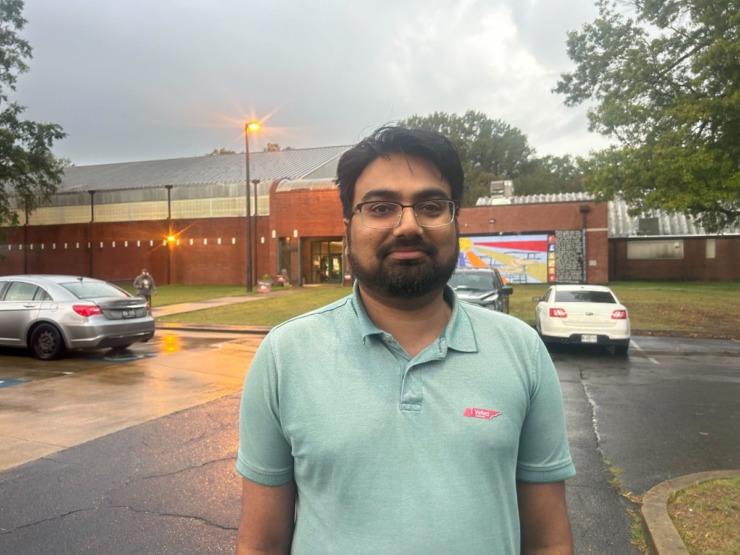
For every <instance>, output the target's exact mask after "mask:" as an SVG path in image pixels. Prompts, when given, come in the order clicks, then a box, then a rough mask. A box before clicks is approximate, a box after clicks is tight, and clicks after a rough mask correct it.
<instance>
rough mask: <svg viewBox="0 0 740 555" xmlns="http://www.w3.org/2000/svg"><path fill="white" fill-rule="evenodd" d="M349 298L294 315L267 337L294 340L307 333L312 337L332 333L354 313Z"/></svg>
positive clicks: (277, 339) (349, 296) (350, 298)
mask: <svg viewBox="0 0 740 555" xmlns="http://www.w3.org/2000/svg"><path fill="white" fill-rule="evenodd" d="M351 300H352V296H351V295H348V296H346V297H343V298H341V299H339V300H337V301H334V302H333V303H330V304H328V305H325V306H322V307H321V308H317V309H315V310H312V311H310V312H306V313H305V314H301V315H299V316H295V317H294V318H291V319H290V320H286V321H285V322H283V323H281V324H278V325H277V326H275V327H274V328H273V329H272V330H271V331H270V333H268V334H267V337H268V338H269V339H270V340H272V341H282V340H285V339H286V338H288V339H291V340H295V339H296V338H300V337H305V336H306V335H307V334H308V335H310V336H312V337H313V336H316V335H317V334H332V333H334V332H335V330H336V328H337V326H342V325H344V324H345V323H346V322H347V321H348V320H351V318H352V315H353V313H354V310H353V308H352V302H351Z"/></svg>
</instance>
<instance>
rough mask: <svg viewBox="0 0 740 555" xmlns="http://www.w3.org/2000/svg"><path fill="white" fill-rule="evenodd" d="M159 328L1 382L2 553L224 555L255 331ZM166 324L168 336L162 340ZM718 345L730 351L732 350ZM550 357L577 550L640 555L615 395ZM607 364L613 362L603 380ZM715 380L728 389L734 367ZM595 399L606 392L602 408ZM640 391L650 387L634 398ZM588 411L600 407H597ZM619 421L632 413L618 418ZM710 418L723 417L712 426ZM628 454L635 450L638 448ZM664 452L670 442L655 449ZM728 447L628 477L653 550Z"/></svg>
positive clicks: (229, 547) (638, 353) (663, 548)
mask: <svg viewBox="0 0 740 555" xmlns="http://www.w3.org/2000/svg"><path fill="white" fill-rule="evenodd" d="M252 299H255V297H245V298H244V299H243V300H252ZM256 299H259V297H256ZM231 302H235V299H233V298H228V299H214V300H210V301H204V302H201V303H191V304H186V305H173V306H169V307H161V308H157V307H155V308H154V313H155V316H161V315H164V314H167V315H171V314H176V313H180V312H187V311H191V310H199V309H202V308H210V307H213V306H217V305H219V304H226V303H231ZM158 329H159V331H158V334H157V336H162V338H161V341H162V344H161V345H160V348H161V352H160V353H159V354H158V355H157V356H153V357H146V356H142V357H139V358H137V357H132V359H131V360H127V361H124V362H121V361H116V360H104V361H91V362H90V364H93V365H94V367H89V366H88V367H85V368H86V369H85V370H84V371H74V370H73V369H72V367H73V366H74V365H76V366H78V367H79V366H81V362H80V361H76V360H72V361H70V364H69V367H70V371H69V372H66V374H68V375H64V376H63V377H60V378H56V379H53V380H52V379H44V380H38V381H35V382H31V383H23V384H20V385H18V386H13V387H10V388H0V409H1V410H0V444H2V445H3V449H2V450H1V451H0V553H14V554H26V553H29V554H30V553H34V554H44V553H49V554H51V553H54V554H57V553H96V554H101V555H105V554H111V555H112V554H121V553H162V554H167V553H173V554H174V553H177V554H187V553H193V554H200V553H232V552H233V549H234V538H235V534H236V527H237V521H238V515H239V504H240V500H239V496H240V477H239V476H238V475H237V474H236V471H235V470H234V459H235V455H236V448H237V441H238V438H237V423H238V404H239V396H240V390H241V386H242V383H243V378H244V375H245V373H246V369H247V367H248V365H249V361H250V359H251V356H252V354H253V353H254V351H255V350H256V348H257V346H258V345H259V342H260V341H261V339H262V336H263V334H264V333H265V331H266V330H265V328H253V327H242V328H232V327H229V328H224V327H221V326H217V327H209V328H208V329H207V330H201V331H198V332H197V335H198V337H205V338H207V339H198V341H197V342H195V343H194V344H193V346H192V347H191V348H187V349H182V348H179V347H178V346H177V345H176V344H175V343H176V341H179V340H178V339H168V338H169V337H174V338H177V337H180V335H182V334H187V333H190V332H194V331H195V330H194V329H193V327H191V326H178V325H160V326H158ZM168 330H169V331H172V330H177V331H172V334H173V335H172V336H170V335H169V333H168ZM209 334H210V335H209ZM208 338H210V339H208ZM168 341H172V342H173V344H172V345H168V343H167V342H168ZM726 343H727V344H728V345H729V347H728V348H729V349H730V350H731V351H732V349H733V348H735V349H737V352H738V353H739V354H740V344H738V343H737V342H735V344H734V345H733V344H732V343H731V342H726ZM636 344H637V345H642V344H644V345H648V347H646V348H644V349H639V348H638V349H633V354H634V358H635V359H638V358H639V361H638V364H639V363H641V362H644V363H645V365H646V368H648V369H649V367H647V365H648V364H652V363H650V357H651V356H653V355H652V352H651V351H650V347H649V345H650V343H649V342H647V343H645V342H643V341H642V340H641V339H640V338H636ZM723 348H724V347H723ZM134 352H135V353H136V352H139V351H134ZM141 352H144V351H141ZM732 352H734V351H732ZM656 356H657V355H656ZM553 358H554V359H555V361H556V367H557V368H558V373H559V375H560V379H561V384H562V388H563V395H564V399H565V406H566V411H567V414H566V416H567V421H568V427H569V434H570V443H571V450H572V453H573V457H574V461H575V464H576V468H577V470H578V475H577V476H576V477H575V478H574V479H573V480H570V481H569V482H568V488H567V491H568V504H569V511H570V514H571V521H572V525H573V533H574V539H575V544H576V546H577V552H578V553H598V554H608V555H614V554H616V555H620V554H622V553H624V554H634V553H638V551H637V550H636V549H635V548H634V547H632V546H631V545H630V531H629V527H630V519H629V516H628V513H627V511H628V510H634V509H635V508H636V506H635V505H634V504H633V503H632V502H630V501H629V499H628V498H627V497H626V496H623V495H620V494H619V492H618V491H617V490H616V489H615V487H614V485H612V483H611V480H612V479H613V475H612V474H611V472H610V469H609V464H608V462H609V461H605V456H606V453H607V452H608V450H609V449H610V448H611V445H612V444H611V443H610V441H614V439H613V438H615V437H617V436H619V435H620V434H624V430H623V429H619V430H618V429H616V428H615V429H611V428H610V427H609V422H608V421H609V420H610V419H616V418H615V415H616V414H617V413H618V412H619V411H620V410H621V411H622V412H625V411H629V407H623V408H621V409H620V408H619V407H618V406H617V405H619V404H620V403H625V402H626V401H625V400H624V399H620V400H619V401H618V402H615V403H613V404H614V405H615V406H613V407H611V406H610V403H611V401H610V399H611V398H610V397H608V395H610V394H612V393H613V392H612V391H611V390H610V389H609V387H610V384H609V383H608V379H607V378H606V377H600V376H601V375H597V376H595V378H594V376H591V379H592V382H591V384H593V387H591V386H589V385H584V383H585V382H584V372H588V370H584V368H592V367H593V366H598V365H599V361H596V362H594V361H592V360H584V361H583V364H572V363H571V362H568V363H567V364H566V363H559V361H558V358H559V355H558V353H554V355H553ZM562 358H567V357H562ZM630 358H633V357H630ZM87 363H88V361H87V360H86V361H85V364H87ZM615 364H617V367H615V368H618V362H616V363H615ZM618 371H619V370H614V368H612V371H611V373H610V374H609V375H610V376H611V375H614V373H615V372H618ZM597 373H598V371H597ZM636 374H637V373H636ZM643 374H644V375H645V376H648V377H647V378H645V377H644V376H643ZM606 375H607V374H606V373H605V374H603V376H606ZM640 375H641V376H643V378H642V379H646V380H648V381H649V373H648V372H642V370H641V371H640ZM587 377H588V376H587ZM599 379H601V380H602V381H603V383H602V382H599ZM713 379H720V380H721V378H713ZM726 379H727V380H728V383H733V384H736V383H737V381H736V380H737V375H736V371H735V374H728V377H727V378H726ZM640 385H641V384H637V386H638V387H639V386H640ZM674 393H675V392H674ZM599 396H604V399H603V400H604V406H606V408H602V405H601V401H602V399H600V397H599ZM649 398H650V396H649V393H648V394H647V396H646V397H645V398H641V399H640V401H641V402H646V399H648V401H647V402H650V401H649ZM709 401H710V400H709V399H708V400H707V402H709ZM668 402H670V401H669V400H666V401H665V403H668ZM597 404H598V409H597ZM597 410H598V411H605V412H606V414H605V415H601V414H599V415H597V414H596V411H597ZM610 410H613V411H614V413H613V414H611V413H610V412H609V411H610ZM737 417H738V415H737V411H736V410H735V412H734V414H731V415H730V418H729V420H730V421H731V422H730V423H729V424H727V426H728V427H727V429H726V430H724V431H723V432H722V433H726V434H729V435H730V437H732V434H733V433H735V432H736V430H737V425H738V424H737ZM597 418H604V419H605V420H602V419H600V420H599V422H600V426H602V427H601V428H599V426H597V425H596V421H597ZM671 418H674V416H671ZM619 419H620V420H626V421H629V415H627V418H621V416H620V418H619ZM717 420H721V415H714V416H713V419H712V420H711V421H712V422H716V421H717ZM601 422H605V423H604V424H601ZM629 424H630V425H632V424H634V423H632V422H629ZM635 425H638V426H639V423H636V424H635ZM733 426H734V427H733ZM666 437H668V435H667V436H666ZM700 437H701V436H700ZM734 437H737V436H736V435H735V436H734ZM654 439H655V440H656V441H658V442H661V438H657V437H656V438H654ZM662 443H665V442H662ZM700 447H701V445H700ZM620 449H621V446H620ZM635 449H638V450H639V449H643V450H644V449H646V447H645V445H644V444H641V443H638V444H637V445H636V446H635ZM619 452H620V453H621V452H623V451H619ZM665 453H670V446H663V449H662V450H660V451H655V453H654V454H657V455H659V456H661V457H665V456H666V455H665ZM679 455H681V456H682V455H684V454H683V453H680V454H678V453H677V454H676V457H677V458H680V457H679ZM734 455H735V453H734V452H730V453H729V455H728V454H727V453H713V456H714V459H711V460H712V461H713V462H712V463H711V464H712V468H713V469H712V470H711V471H710V472H709V473H704V474H701V475H699V476H694V474H693V472H692V473H691V475H689V476H680V475H676V474H675V471H676V470H677V469H678V470H680V469H681V468H684V467H685V468H695V466H692V464H689V463H685V464H684V466H682V465H681V464H676V463H675V462H673V461H671V463H672V464H671V465H669V466H671V472H670V474H668V475H669V476H670V478H671V479H670V480H661V481H660V482H659V483H657V484H656V483H655V482H654V481H652V480H654V479H655V477H656V476H657V475H658V474H659V473H656V472H655V471H654V470H652V472H650V470H651V467H650V465H649V464H646V465H645V466H644V467H641V468H639V469H638V470H637V472H643V473H646V474H647V477H646V479H645V480H644V481H643V482H640V476H630V477H629V480H630V482H631V483H635V484H638V488H639V487H640V485H641V484H645V487H650V486H652V487H650V489H649V490H648V491H646V492H645V491H644V490H641V491H643V492H644V493H645V506H644V508H643V513H647V514H645V515H644V516H645V520H646V523H647V525H648V529H649V531H650V537H651V538H652V541H653V543H654V544H655V547H656V548H657V549H656V551H657V552H658V553H662V554H666V553H680V551H677V550H676V549H678V547H676V545H677V544H675V536H673V535H672V534H676V533H675V529H673V526H672V524H671V523H670V520H667V521H666V518H665V517H667V511H666V510H665V508H666V504H667V499H668V497H667V496H668V495H670V493H671V492H672V491H673V490H675V489H677V488H678V489H680V488H683V487H686V485H687V484H688V483H691V482H692V480H694V481H695V480H698V481H703V480H705V479H709V478H712V477H716V476H720V475H726V474H727V472H725V473H724V474H720V470H721V469H723V468H724V469H725V470H727V466H726V461H727V460H731V461H734V462H735V463H736V462H737V459H736V458H734ZM635 456H637V457H640V456H642V455H641V454H640V453H636V454H635ZM667 462H668V461H666V463H667ZM695 463H696V461H694V464H695ZM722 465H725V466H724V467H723V466H722ZM715 467H716V468H715ZM731 475H740V473H739V472H737V471H731ZM645 508H648V509H649V510H647V511H645ZM670 541H673V542H674V543H670ZM679 541H680V540H679ZM661 542H668V543H662V544H661Z"/></svg>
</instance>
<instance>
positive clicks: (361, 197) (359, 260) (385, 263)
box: [344, 154, 459, 298]
mask: <svg viewBox="0 0 740 555" xmlns="http://www.w3.org/2000/svg"><path fill="white" fill-rule="evenodd" d="M450 198H451V189H450V185H449V183H447V181H446V180H445V179H444V178H442V176H441V174H440V171H439V169H438V168H437V167H436V166H435V165H434V164H432V163H431V162H428V161H426V160H423V159H420V158H416V157H414V156H405V155H401V154H394V155H391V156H390V158H389V159H385V158H377V159H375V160H374V161H373V162H371V163H370V164H368V166H367V167H366V168H365V171H363V172H362V174H361V175H360V177H359V179H358V180H357V183H356V185H355V192H354V199H353V206H356V205H357V204H358V203H360V202H367V201H374V200H383V201H393V202H399V203H401V204H405V205H408V204H413V203H415V202H418V201H421V200H430V199H450ZM344 224H345V228H346V233H347V256H348V258H349V261H350V264H351V265H352V271H353V272H354V274H355V277H356V278H357V280H358V281H359V282H360V285H361V286H362V287H363V288H364V289H366V290H368V291H369V292H372V293H374V294H376V295H379V296H382V297H393V298H418V297H421V296H423V295H425V294H427V293H430V292H432V291H434V290H437V289H441V288H442V287H443V286H444V284H445V283H447V280H448V279H449V278H450V276H451V275H452V272H453V271H454V269H455V266H456V265H457V256H458V252H459V245H458V232H457V223H456V222H452V223H450V224H449V225H446V226H442V227H435V228H429V227H421V226H420V225H419V224H418V223H417V222H416V218H415V217H414V212H413V210H412V209H410V208H406V209H404V210H403V213H402V215H401V222H400V223H399V225H398V226H397V227H394V228H391V229H370V228H368V227H365V225H363V223H362V221H361V218H360V215H359V214H357V213H355V214H354V216H353V217H352V218H351V219H349V220H347V219H345V220H344Z"/></svg>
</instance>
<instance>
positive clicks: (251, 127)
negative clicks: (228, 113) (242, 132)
mask: <svg viewBox="0 0 740 555" xmlns="http://www.w3.org/2000/svg"><path fill="white" fill-rule="evenodd" d="M260 127H262V126H261V125H260V124H259V122H258V121H250V122H249V123H247V125H246V129H247V131H259V130H260Z"/></svg>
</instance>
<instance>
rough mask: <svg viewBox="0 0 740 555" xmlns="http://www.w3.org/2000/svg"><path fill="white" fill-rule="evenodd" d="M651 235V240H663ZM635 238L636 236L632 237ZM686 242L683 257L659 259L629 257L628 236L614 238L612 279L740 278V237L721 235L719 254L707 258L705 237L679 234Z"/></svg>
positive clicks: (705, 279)
mask: <svg viewBox="0 0 740 555" xmlns="http://www.w3.org/2000/svg"><path fill="white" fill-rule="evenodd" d="M661 239H662V238H661V237H651V238H649V240H653V241H654V240H661ZM631 240H632V241H635V239H631ZM676 240H681V241H683V254H684V256H683V258H680V259H659V260H630V259H628V258H627V244H628V242H629V241H628V240H626V239H612V241H611V242H610V245H609V249H610V254H611V256H610V258H611V272H610V276H609V277H610V279H611V280H612V281H630V280H638V279H639V280H677V281H714V280H722V281H726V280H737V279H740V237H737V236H735V237H717V238H714V241H715V257H714V258H707V257H706V248H707V244H706V243H707V239H706V238H705V237H679V238H676Z"/></svg>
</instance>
